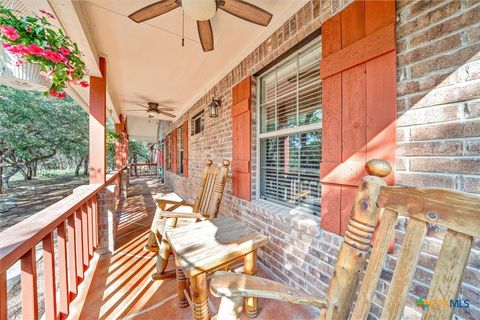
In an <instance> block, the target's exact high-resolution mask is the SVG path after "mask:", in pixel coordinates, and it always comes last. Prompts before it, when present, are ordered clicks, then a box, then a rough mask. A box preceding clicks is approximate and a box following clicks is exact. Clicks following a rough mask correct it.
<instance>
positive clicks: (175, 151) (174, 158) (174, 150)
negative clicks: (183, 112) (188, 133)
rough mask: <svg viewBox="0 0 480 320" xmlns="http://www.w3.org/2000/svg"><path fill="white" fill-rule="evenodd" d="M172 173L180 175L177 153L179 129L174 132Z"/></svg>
mask: <svg viewBox="0 0 480 320" xmlns="http://www.w3.org/2000/svg"><path fill="white" fill-rule="evenodd" d="M171 135H172V140H171V141H172V172H173V173H178V172H177V168H178V162H177V161H178V157H177V152H178V145H177V129H176V128H175V130H173V131H172V133H171Z"/></svg>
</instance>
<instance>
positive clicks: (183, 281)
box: [175, 257, 188, 308]
mask: <svg viewBox="0 0 480 320" xmlns="http://www.w3.org/2000/svg"><path fill="white" fill-rule="evenodd" d="M175 266H176V269H177V296H178V303H179V304H180V307H182V308H186V307H188V301H187V298H186V297H185V291H184V289H188V282H187V278H186V277H185V274H184V273H183V270H182V267H181V266H180V263H179V262H178V260H177V257H175Z"/></svg>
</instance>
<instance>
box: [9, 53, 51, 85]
mask: <svg viewBox="0 0 480 320" xmlns="http://www.w3.org/2000/svg"><path fill="white" fill-rule="evenodd" d="M17 61H18V59H17V57H16V56H14V55H12V54H10V53H8V52H6V51H3V49H0V84H3V85H7V86H10V87H15V88H17V89H23V90H35V91H48V90H49V87H50V80H48V79H47V78H45V77H44V76H43V75H41V71H42V69H41V67H40V65H38V64H35V63H31V62H28V61H24V62H23V63H21V64H17Z"/></svg>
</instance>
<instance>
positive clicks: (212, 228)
mask: <svg viewBox="0 0 480 320" xmlns="http://www.w3.org/2000/svg"><path fill="white" fill-rule="evenodd" d="M166 237H167V239H168V240H169V242H170V245H171V247H172V250H173V252H174V253H175V262H176V265H177V289H178V299H179V303H180V306H182V307H186V306H187V305H188V300H190V298H191V301H192V304H193V306H191V307H192V310H193V317H194V319H196V320H207V319H209V314H208V292H207V289H208V286H207V274H208V273H211V272H213V271H215V270H218V269H220V268H222V267H225V266H228V265H229V264H231V263H232V262H234V261H236V260H239V259H243V260H244V271H245V273H246V274H255V273H256V260H257V249H258V248H260V247H262V246H263V245H265V244H266V243H267V241H268V239H267V237H266V236H264V235H263V234H261V233H260V232H258V231H256V230H254V229H252V228H250V227H249V226H248V225H246V224H245V223H242V222H240V221H238V220H237V219H234V218H231V217H222V218H217V219H211V220H207V221H203V222H199V223H195V224H192V225H189V226H185V227H181V228H177V229H174V230H171V231H168V232H167V233H166ZM187 278H188V279H190V291H188V281H187ZM188 295H189V296H188ZM245 312H246V314H247V316H249V317H255V316H256V314H257V301H256V298H246V299H245Z"/></svg>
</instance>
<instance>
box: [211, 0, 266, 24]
mask: <svg viewBox="0 0 480 320" xmlns="http://www.w3.org/2000/svg"><path fill="white" fill-rule="evenodd" d="M219 8H220V9H222V10H223V11H226V12H228V13H230V14H232V15H234V16H236V17H239V18H241V19H243V20H247V21H250V22H252V23H255V24H259V25H261V26H267V25H268V24H269V23H270V20H271V19H272V14H271V13H270V12H268V11H266V10H264V9H262V8H259V7H257V6H255V5H253V4H251V3H248V2H245V1H242V0H224V1H223V2H220V5H219Z"/></svg>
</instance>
